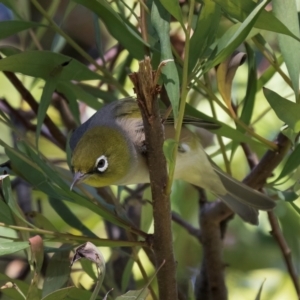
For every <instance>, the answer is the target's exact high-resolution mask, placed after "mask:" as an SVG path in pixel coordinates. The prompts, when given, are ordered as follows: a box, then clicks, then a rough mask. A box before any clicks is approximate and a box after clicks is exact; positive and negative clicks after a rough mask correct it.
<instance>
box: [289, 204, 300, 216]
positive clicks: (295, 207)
mask: <svg viewBox="0 0 300 300" xmlns="http://www.w3.org/2000/svg"><path fill="white" fill-rule="evenodd" d="M289 203H290V204H291V206H292V207H293V209H294V210H295V211H296V212H297V213H298V215H300V208H299V207H298V206H297V205H296V204H295V203H294V202H289Z"/></svg>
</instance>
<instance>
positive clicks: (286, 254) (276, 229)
mask: <svg viewBox="0 0 300 300" xmlns="http://www.w3.org/2000/svg"><path fill="white" fill-rule="evenodd" d="M287 143H288V141H287ZM243 150H244V152H245V154H246V157H247V160H248V163H249V165H250V167H251V168H254V167H255V165H254V166H252V164H253V161H256V159H255V157H254V154H253V153H252V152H251V150H250V149H249V147H248V145H245V144H244V145H243ZM250 158H251V159H250ZM266 161H267V160H266ZM268 218H269V222H270V226H271V228H272V231H271V234H272V236H273V237H274V239H275V240H276V242H277V244H278V246H279V248H280V250H281V253H282V256H283V259H284V261H285V264H286V266H287V269H288V272H289V274H290V277H291V280H292V282H293V284H294V287H295V290H296V293H297V295H298V298H299V299H300V286H299V280H298V275H297V271H296V269H295V267H294V265H293V261H292V252H291V249H290V248H289V246H288V244H287V242H286V240H285V238H284V236H283V233H282V231H281V229H280V226H279V223H278V220H277V218H276V216H275V214H274V212H273V211H269V212H268Z"/></svg>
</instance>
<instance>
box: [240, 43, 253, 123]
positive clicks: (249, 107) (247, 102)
mask: <svg viewBox="0 0 300 300" xmlns="http://www.w3.org/2000/svg"><path fill="white" fill-rule="evenodd" d="M245 46H246V50H247V58H248V79H247V90H246V96H245V98H244V105H243V110H242V113H241V118H240V119H241V121H243V122H244V123H245V124H246V125H249V124H250V121H251V117H252V114H253V108H254V102H255V95H256V89H257V70H256V59H255V53H254V51H253V49H252V48H251V47H250V46H249V44H247V43H246V44H245Z"/></svg>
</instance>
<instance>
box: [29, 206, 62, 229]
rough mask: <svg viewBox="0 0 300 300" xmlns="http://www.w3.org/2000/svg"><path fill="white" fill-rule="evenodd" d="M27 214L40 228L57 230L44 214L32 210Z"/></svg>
mask: <svg viewBox="0 0 300 300" xmlns="http://www.w3.org/2000/svg"><path fill="white" fill-rule="evenodd" d="M26 216H29V217H30V218H31V219H32V220H33V224H34V225H35V226H36V227H38V228H40V229H45V230H49V231H57V229H56V227H55V226H54V225H53V224H52V223H51V222H50V221H49V220H48V219H47V218H46V217H45V216H44V215H42V214H40V213H38V212H36V211H33V212H30V213H28V214H26Z"/></svg>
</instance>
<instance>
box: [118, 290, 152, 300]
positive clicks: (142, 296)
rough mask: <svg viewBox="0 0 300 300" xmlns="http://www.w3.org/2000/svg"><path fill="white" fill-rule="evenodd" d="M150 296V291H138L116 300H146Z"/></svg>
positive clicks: (130, 292)
mask: <svg viewBox="0 0 300 300" xmlns="http://www.w3.org/2000/svg"><path fill="white" fill-rule="evenodd" d="M148 295H149V290H148V289H142V290H138V291H128V292H127V293H126V294H124V295H122V296H119V297H117V298H116V300H146V298H147V296H148Z"/></svg>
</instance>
